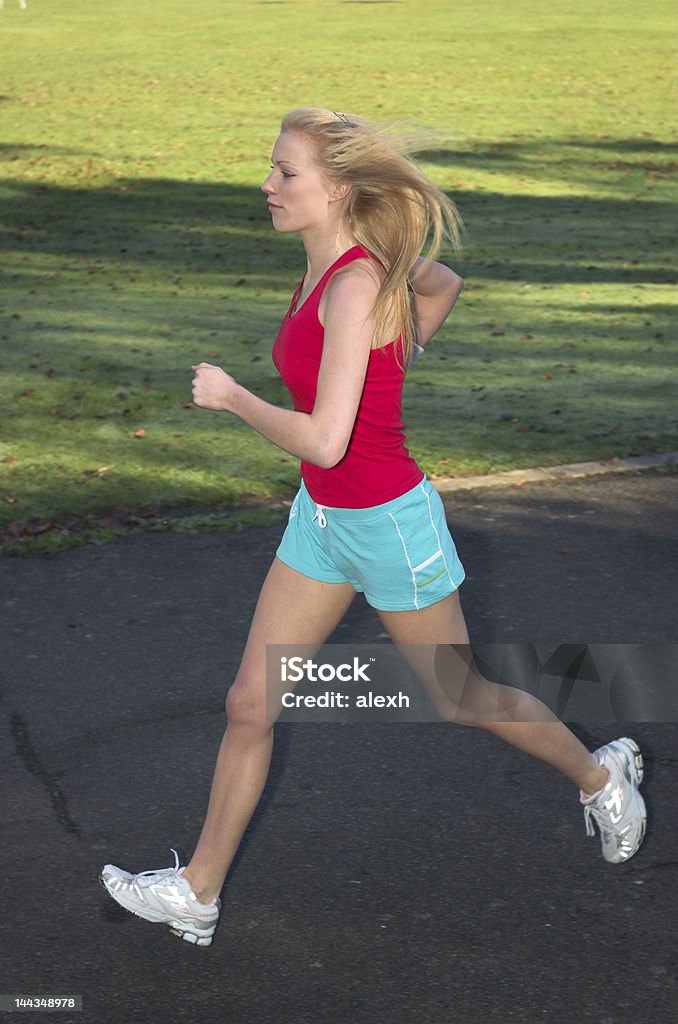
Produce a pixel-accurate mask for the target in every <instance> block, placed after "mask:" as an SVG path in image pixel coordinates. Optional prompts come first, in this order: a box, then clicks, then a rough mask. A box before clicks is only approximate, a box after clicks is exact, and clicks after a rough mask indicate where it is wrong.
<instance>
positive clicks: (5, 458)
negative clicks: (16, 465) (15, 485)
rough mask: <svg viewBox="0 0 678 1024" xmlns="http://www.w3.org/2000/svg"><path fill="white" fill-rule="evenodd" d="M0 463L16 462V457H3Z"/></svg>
mask: <svg viewBox="0 0 678 1024" xmlns="http://www.w3.org/2000/svg"><path fill="white" fill-rule="evenodd" d="M0 461H1V462H16V455H5V457H4V459H0Z"/></svg>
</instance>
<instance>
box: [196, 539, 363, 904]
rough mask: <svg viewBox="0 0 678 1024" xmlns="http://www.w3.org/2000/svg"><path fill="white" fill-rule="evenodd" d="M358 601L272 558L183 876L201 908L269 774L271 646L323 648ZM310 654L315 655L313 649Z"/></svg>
mask: <svg viewBox="0 0 678 1024" xmlns="http://www.w3.org/2000/svg"><path fill="white" fill-rule="evenodd" d="M354 597H355V590H354V589H353V587H352V586H351V584H350V583H323V582H321V581H319V580H314V579H311V578H310V577H308V576H304V575H302V573H299V572H297V571H296V570H295V569H292V568H290V567H289V566H288V565H286V564H285V563H284V562H281V561H280V559H279V558H275V559H274V560H273V564H272V566H271V568H270V570H269V572H268V575H267V577H266V579H265V581H264V585H263V587H262V590H261V593H260V595H259V601H258V603H257V607H256V610H255V613H254V617H253V619H252V625H251V627H250V632H249V636H248V639H247V644H246V647H245V651H244V654H243V657H242V661H241V664H240V668H239V670H238V674H237V676H236V679H235V682H234V683H233V686H232V687H231V689H230V690H229V692H228V695H227V698H226V711H227V715H228V726H227V728H226V732H225V733H224V738H223V740H222V742H221V748H220V750H219V755H218V757H217V763H216V767H215V770H214V778H213V780H212V789H211V792H210V798H209V805H208V808H207V816H206V818H205V823H204V825H203V829H202V832H201V834H200V839H199V840H198V845H197V846H196V848H195V851H194V853H193V856H192V858H191V860H190V862H189V864H188V865H187V866H186V869H185V870H184V872H183V875H184V878H186V879H187V880H188V882H189V883H190V885H191V887H192V888H193V891H194V892H195V894H196V896H197V897H198V899H199V900H201V901H202V902H203V903H207V902H208V901H209V900H211V899H212V898H213V897H214V896H218V895H219V892H220V891H221V887H222V886H223V884H224V879H225V878H226V874H227V873H228V869H229V867H230V866H231V862H232V860H233V857H234V856H235V852H236V850H237V849H238V846H239V844H240V840H241V839H242V836H243V833H244V831H245V829H246V828H247V825H248V823H249V820H250V818H251V817H252V814H253V813H254V810H255V808H256V806H257V804H258V802H259V798H260V796H261V793H262V790H263V788H264V785H265V783H266V778H267V776H268V770H269V765H270V760H271V751H272V749H273V722H272V721H271V720H269V718H268V717H267V708H266V646H267V644H295V645H297V644H298V645H310V646H311V647H313V648H315V649H317V648H318V647H320V646H321V644H323V643H324V642H325V640H326V639H327V637H328V636H329V635H330V634H331V633H332V631H333V630H334V628H335V626H336V625H337V623H338V622H340V621H341V619H342V618H343V616H344V614H345V613H346V611H347V609H348V607H349V605H350V604H351V601H352V600H353V598H354ZM305 653H307V654H308V656H311V652H310V651H309V652H305Z"/></svg>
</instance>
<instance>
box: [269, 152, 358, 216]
mask: <svg viewBox="0 0 678 1024" xmlns="http://www.w3.org/2000/svg"><path fill="white" fill-rule="evenodd" d="M271 164H272V169H271V173H270V174H269V176H268V177H267V178H266V181H265V182H264V183H263V185H262V186H261V190H262V192H264V193H265V194H266V196H267V198H268V208H269V210H270V212H271V216H272V218H273V227H274V228H275V229H276V231H304V230H305V229H309V228H316V227H322V226H325V225H327V224H328V222H329V220H330V216H331V215H332V214H333V213H334V210H335V209H336V201H337V199H340V198H342V196H341V194H339V195H336V194H335V188H334V186H333V185H332V184H331V183H330V182H329V181H328V180H327V178H326V177H325V175H324V174H323V172H322V171H321V169H320V167H318V165H317V163H316V155H315V148H314V145H313V143H312V142H311V141H310V139H308V138H306V136H304V135H299V134H298V133H297V132H282V133H281V134H280V135H279V136H278V138H277V140H276V143H275V146H274V147H273V153H272V156H271Z"/></svg>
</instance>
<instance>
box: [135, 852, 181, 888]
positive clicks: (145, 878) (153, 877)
mask: <svg viewBox="0 0 678 1024" xmlns="http://www.w3.org/2000/svg"><path fill="white" fill-rule="evenodd" d="M172 853H173V854H174V867H173V868H158V869H156V870H154V871H142V872H140V873H139V874H138V875H137V876H136V877H135V879H134V880H135V882H136V884H137V885H139V886H141V888H145V887H147V886H149V885H154V883H155V882H158V881H159V880H160V879H161V878H166V877H167V876H168V875H174V874H176V872H177V871H178V870H179V854H178V853H177V851H176V850H172Z"/></svg>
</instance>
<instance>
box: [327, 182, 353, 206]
mask: <svg viewBox="0 0 678 1024" xmlns="http://www.w3.org/2000/svg"><path fill="white" fill-rule="evenodd" d="M350 191H351V186H350V185H335V186H334V188H333V189H332V195H331V197H330V201H331V202H333V203H336V202H338V201H339V200H340V199H345V198H346V196H347V195H348V194H349V193H350Z"/></svg>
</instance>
